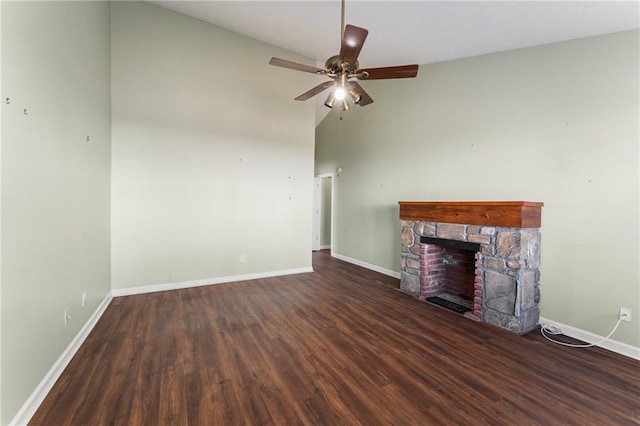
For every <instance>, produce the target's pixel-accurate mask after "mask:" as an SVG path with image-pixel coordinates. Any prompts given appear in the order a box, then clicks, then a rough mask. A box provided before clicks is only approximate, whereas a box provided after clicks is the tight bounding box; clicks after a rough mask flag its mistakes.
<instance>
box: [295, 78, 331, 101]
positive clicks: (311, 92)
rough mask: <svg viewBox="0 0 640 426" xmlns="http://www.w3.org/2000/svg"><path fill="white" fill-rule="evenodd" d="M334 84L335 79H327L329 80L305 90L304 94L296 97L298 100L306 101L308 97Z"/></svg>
mask: <svg viewBox="0 0 640 426" xmlns="http://www.w3.org/2000/svg"><path fill="white" fill-rule="evenodd" d="M334 84H335V83H334V82H333V81H327V82H324V83H322V84H318V85H317V86H316V87H314V88H313V89H311V90H308V91H306V92H304V93H303V94H302V95H300V96H298V97H297V98H295V99H296V101H306V100H307V99H311V98H313V97H314V96H315V95H317V94H318V93H321V92H323V91H325V90H327V89H328V88H329V87H331V86H333V85H334Z"/></svg>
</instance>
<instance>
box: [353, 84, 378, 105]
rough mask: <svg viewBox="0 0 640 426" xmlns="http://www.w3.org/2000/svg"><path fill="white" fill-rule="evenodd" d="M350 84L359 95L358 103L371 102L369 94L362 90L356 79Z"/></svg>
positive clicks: (367, 103) (366, 103)
mask: <svg viewBox="0 0 640 426" xmlns="http://www.w3.org/2000/svg"><path fill="white" fill-rule="evenodd" d="M350 84H351V85H352V87H353V91H354V92H356V93H357V94H358V95H360V102H358V105H360V106H366V105H369V104H372V103H373V99H372V98H371V96H369V94H368V93H367V92H365V91H364V89H363V88H362V86H360V84H358V82H357V81H353V82H351V83H350Z"/></svg>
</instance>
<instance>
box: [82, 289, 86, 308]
mask: <svg viewBox="0 0 640 426" xmlns="http://www.w3.org/2000/svg"><path fill="white" fill-rule="evenodd" d="M85 306H87V292H86V291H84V292H82V307H83V308H84V307H85Z"/></svg>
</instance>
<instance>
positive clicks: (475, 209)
mask: <svg viewBox="0 0 640 426" xmlns="http://www.w3.org/2000/svg"><path fill="white" fill-rule="evenodd" d="M399 204H400V219H401V226H402V240H401V242H402V244H401V253H400V261H401V265H400V269H401V281H400V288H401V290H403V291H405V292H407V293H410V294H412V295H414V296H416V297H418V298H419V299H421V300H425V301H432V302H437V303H438V304H440V305H441V306H445V307H448V308H449V309H454V310H456V311H457V312H460V313H464V315H465V316H468V317H470V318H472V319H475V320H477V321H482V322H486V323H489V324H492V325H494V326H497V327H500V328H503V329H505V330H508V331H511V332H513V333H517V334H524V333H527V332H529V331H531V330H533V329H535V328H536V327H537V325H538V321H539V318H540V311H539V308H538V302H539V300H540V290H539V282H540V272H539V265H540V231H539V228H540V224H541V209H542V205H543V204H542V203H534V202H527V201H506V202H502V201H501V202H495V201H494V202H400V203H399ZM434 297H435V298H436V299H440V300H433V298H434ZM442 299H444V301H443V300H442ZM449 302H453V304H454V305H458V306H457V307H456V306H448V305H451V303H449Z"/></svg>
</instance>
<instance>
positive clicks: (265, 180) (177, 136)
mask: <svg viewBox="0 0 640 426" xmlns="http://www.w3.org/2000/svg"><path fill="white" fill-rule="evenodd" d="M272 56H278V57H283V58H288V59H291V60H297V61H300V62H304V61H305V58H303V57H300V56H298V55H294V54H292V53H290V52H287V51H284V50H282V49H278V48H275V47H272V46H269V45H267V44H264V43H260V42H257V41H255V40H252V39H249V38H246V37H243V36H240V35H238V34H235V33H231V32H229V31H226V30H223V29H221V28H218V27H215V26H212V25H209V24H206V23H204V22H202V21H198V20H196V19H192V18H188V17H186V16H183V15H180V14H177V13H174V12H170V11H167V10H165V9H161V8H159V7H156V6H154V5H150V4H145V3H139V2H114V3H113V4H112V63H111V65H112V68H111V69H112V112H113V142H112V146H113V157H112V164H113V168H112V178H113V180H112V234H111V235H112V252H111V253H112V286H113V288H114V289H124V288H128V287H136V286H143V285H152V284H168V283H175V282H184V281H192V280H201V279H209V278H216V277H229V276H237V275H240V276H242V275H245V274H252V273H262V272H268V271H283V270H295V269H299V268H307V269H310V268H311V218H312V216H311V212H312V186H313V155H314V152H313V149H314V120H315V119H314V106H313V103H300V102H294V101H293V97H294V96H295V95H296V94H297V93H301V92H304V91H305V90H306V89H308V88H309V87H312V86H313V84H314V80H313V75H311V74H305V73H299V72H294V71H290V70H285V69H282V68H277V67H273V66H270V65H269V64H268V63H269V59H270V58H271V57H272ZM241 255H244V256H245V259H246V262H244V263H241V262H240V256H241Z"/></svg>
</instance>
